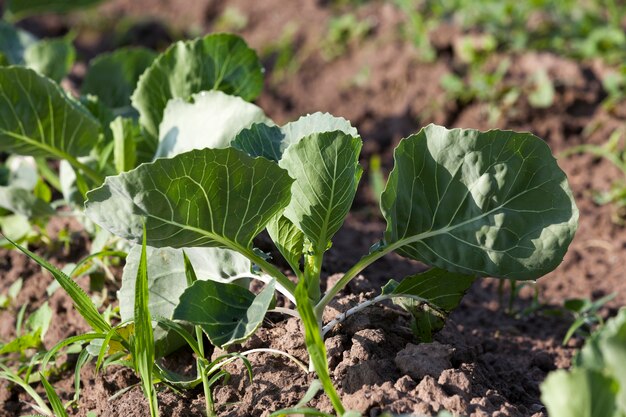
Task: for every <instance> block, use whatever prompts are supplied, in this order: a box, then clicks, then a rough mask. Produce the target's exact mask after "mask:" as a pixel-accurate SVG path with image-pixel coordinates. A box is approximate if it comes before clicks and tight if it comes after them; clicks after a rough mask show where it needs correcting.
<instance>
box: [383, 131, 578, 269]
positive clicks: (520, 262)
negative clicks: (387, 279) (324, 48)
mask: <svg viewBox="0 0 626 417" xmlns="http://www.w3.org/2000/svg"><path fill="white" fill-rule="evenodd" d="M394 157H395V167H394V169H393V171H392V172H391V174H390V176H389V181H388V183H387V188H386V189H385V191H384V193H383V195H382V200H381V206H382V210H383V214H384V216H385V219H386V220H387V230H386V233H385V239H386V243H387V244H388V245H393V246H394V247H395V248H397V250H398V252H399V253H400V254H402V255H404V256H407V257H410V258H412V259H416V260H419V261H422V262H425V263H426V264H429V265H433V266H437V267H439V268H442V269H446V270H449V271H452V272H459V273H464V274H478V275H481V276H494V277H501V278H512V279H535V278H538V277H540V276H542V275H544V274H546V273H547V272H550V271H551V270H553V269H554V268H556V266H557V265H558V264H559V263H560V262H561V260H562V259H563V256H564V254H565V251H566V250H567V247H568V246H569V244H570V242H571V240H572V238H573V237H574V233H575V231H576V228H577V225H578V210H577V208H576V205H575V202H574V199H573V197H572V193H571V190H570V189H569V186H568V184H567V178H566V176H565V174H564V173H563V171H561V170H560V169H559V167H558V165H557V164H556V161H555V159H554V157H553V156H552V154H551V152H550V149H549V148H548V146H547V145H546V144H545V142H543V141H542V140H541V139H539V138H537V137H536V136H533V135H531V134H529V133H515V132H509V131H498V130H493V131H489V132H486V133H483V132H479V131H477V130H470V129H467V130H462V129H453V130H447V129H445V128H443V127H440V126H435V125H430V126H428V127H426V128H424V129H422V130H421V131H420V132H419V133H417V134H415V135H413V136H411V137H409V138H407V139H404V140H403V141H402V142H401V143H400V145H399V146H398V148H397V149H396V151H395V154H394Z"/></svg>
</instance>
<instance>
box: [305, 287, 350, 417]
mask: <svg viewBox="0 0 626 417" xmlns="http://www.w3.org/2000/svg"><path fill="white" fill-rule="evenodd" d="M296 301H297V302H298V313H300V317H301V318H302V323H303V324H304V340H305V343H306V349H307V351H308V352H309V356H310V358H311V363H313V367H314V368H315V372H316V373H317V376H318V378H319V380H320V382H321V383H322V385H323V387H324V391H325V392H326V395H328V398H330V402H331V403H332V405H333V408H334V409H335V411H336V412H337V414H338V415H339V416H342V415H343V414H344V413H345V409H344V407H343V404H341V399H340V398H339V394H337V391H336V390H335V387H334V386H333V382H332V381H331V379H330V371H329V370H328V361H327V359H326V346H325V345H324V340H323V339H322V333H321V329H320V328H319V325H318V324H317V317H316V316H315V312H314V311H313V306H312V305H311V300H310V299H309V292H308V289H307V283H306V280H304V279H301V280H300V282H299V283H298V286H297V287H296ZM301 413H302V414H307V413H306V412H301ZM309 415H311V414H309ZM312 415H325V414H312Z"/></svg>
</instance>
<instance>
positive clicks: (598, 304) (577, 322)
mask: <svg viewBox="0 0 626 417" xmlns="http://www.w3.org/2000/svg"><path fill="white" fill-rule="evenodd" d="M616 296H617V293H611V294H609V295H606V296H604V297H602V298H600V299H598V300H596V301H591V300H589V299H581V298H573V299H569V300H565V303H563V306H564V307H565V309H566V310H568V311H569V312H570V313H571V314H572V316H573V317H574V322H573V323H572V325H571V326H570V328H569V329H568V330H567V333H566V334H565V337H564V338H563V345H566V344H567V342H568V341H569V340H570V339H571V338H572V336H574V335H575V334H576V333H580V334H582V335H583V336H584V337H588V336H589V335H590V332H591V329H592V327H593V326H596V325H598V326H603V325H604V320H603V319H602V316H601V315H600V313H599V312H600V309H602V307H604V306H605V305H606V303H608V302H609V301H611V300H612V299H614V298H615V297H616Z"/></svg>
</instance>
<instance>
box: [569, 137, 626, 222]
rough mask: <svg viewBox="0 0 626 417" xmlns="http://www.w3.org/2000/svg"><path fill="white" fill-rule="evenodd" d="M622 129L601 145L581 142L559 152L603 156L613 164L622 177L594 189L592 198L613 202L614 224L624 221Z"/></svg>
mask: <svg viewBox="0 0 626 417" xmlns="http://www.w3.org/2000/svg"><path fill="white" fill-rule="evenodd" d="M623 137H624V130H623V129H617V130H615V131H614V132H613V133H612V134H611V136H610V137H609V139H608V140H607V141H606V142H605V143H604V144H602V145H593V144H583V145H578V146H572V147H571V148H569V149H567V150H565V151H564V152H562V153H561V156H563V157H566V156H570V155H573V154H577V153H589V154H591V155H594V156H597V157H600V158H604V159H606V160H607V161H609V162H610V163H611V164H613V165H614V166H615V167H616V168H617V169H618V170H619V171H620V173H621V174H622V178H620V179H617V180H615V181H614V182H613V183H612V184H611V185H610V188H609V189H608V190H606V191H595V192H594V193H593V199H594V201H595V202H596V203H597V204H600V205H603V204H613V205H614V210H613V214H612V220H613V222H615V223H616V224H620V225H624V224H626V222H625V221H624V219H625V218H626V148H625V145H624V142H623Z"/></svg>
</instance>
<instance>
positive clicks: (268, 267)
mask: <svg viewBox="0 0 626 417" xmlns="http://www.w3.org/2000/svg"><path fill="white" fill-rule="evenodd" d="M236 250H237V251H238V252H239V253H241V254H242V255H244V256H245V257H246V258H248V259H250V260H251V261H252V262H254V263H255V264H257V265H258V266H259V267H260V268H261V269H262V270H263V272H265V273H266V274H268V275H270V276H272V277H274V278H276V282H278V283H279V284H280V285H282V286H283V287H284V288H285V289H286V290H287V291H288V292H289V293H290V294H292V295H294V296H295V293H296V284H294V283H293V282H291V281H289V278H287V277H286V276H285V274H283V273H282V272H280V270H279V269H278V268H276V267H275V266H274V265H272V264H271V263H269V262H267V261H266V260H265V259H263V258H262V257H260V256H259V255H257V254H256V253H254V251H253V250H252V249H248V248H243V247H237V248H236Z"/></svg>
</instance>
